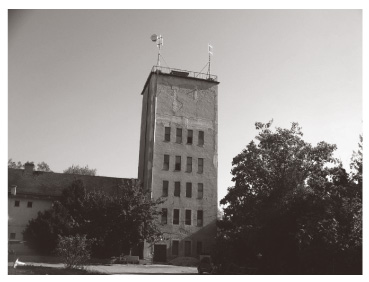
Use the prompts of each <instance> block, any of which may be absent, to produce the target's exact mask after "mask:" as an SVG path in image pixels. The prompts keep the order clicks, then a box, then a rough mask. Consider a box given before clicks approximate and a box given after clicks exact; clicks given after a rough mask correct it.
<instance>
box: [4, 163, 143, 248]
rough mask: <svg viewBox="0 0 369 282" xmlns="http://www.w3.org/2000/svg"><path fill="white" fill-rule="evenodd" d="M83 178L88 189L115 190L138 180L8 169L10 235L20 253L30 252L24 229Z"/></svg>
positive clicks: (11, 241)
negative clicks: (68, 188) (119, 186)
mask: <svg viewBox="0 0 369 282" xmlns="http://www.w3.org/2000/svg"><path fill="white" fill-rule="evenodd" d="M77 179H78V180H82V181H83V183H84V185H85V187H86V189H87V190H88V191H92V190H103V191H106V192H107V193H109V192H111V191H113V189H114V188H115V187H117V186H118V185H122V184H123V185H131V184H132V183H133V182H135V181H137V180H136V179H127V178H115V177H105V176H90V175H77V174H65V173H56V172H44V171H35V170H34V165H33V164H29V163H28V164H26V165H25V168H24V169H13V168H9V169H8V238H9V244H10V245H11V247H10V248H9V249H12V250H15V251H16V252H17V253H28V252H31V250H30V249H28V248H27V247H26V246H25V245H24V244H20V243H22V241H23V231H24V230H25V228H26V226H27V224H28V222H29V221H30V220H31V219H34V218H36V217H37V215H38V213H39V212H42V211H45V210H47V209H50V208H51V207H52V204H53V202H54V201H55V200H57V199H58V198H59V197H60V195H61V193H62V191H63V189H65V188H67V187H68V186H70V185H71V184H72V182H73V181H74V180H77Z"/></svg>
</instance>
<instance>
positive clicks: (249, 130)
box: [8, 10, 363, 200]
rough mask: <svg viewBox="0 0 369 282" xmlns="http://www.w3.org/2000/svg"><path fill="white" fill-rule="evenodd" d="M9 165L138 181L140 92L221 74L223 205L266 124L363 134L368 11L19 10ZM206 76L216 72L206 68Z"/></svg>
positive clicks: (328, 137) (343, 137)
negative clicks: (174, 72) (152, 78)
mask: <svg viewBox="0 0 369 282" xmlns="http://www.w3.org/2000/svg"><path fill="white" fill-rule="evenodd" d="M8 20H9V22H8V157H9V158H12V159H13V160H14V161H21V162H23V163H24V162H26V161H33V162H35V163H36V164H37V163H39V162H42V161H45V162H46V163H48V164H49V166H50V168H51V169H52V170H53V171H55V172H62V171H63V170H64V169H66V168H67V167H69V166H71V165H72V164H74V165H82V166H84V165H88V166H89V167H91V168H96V169H97V174H98V175H100V176H110V177H122V178H137V169H138V156H139V140H140V124H141V120H140V119H141V106H142V96H141V95H140V93H141V91H142V89H143V86H144V83H145V81H146V79H147V77H148V75H149V73H150V70H151V68H152V66H153V65H155V64H156V59H157V51H158V50H157V47H156V44H155V43H153V42H152V41H151V40H150V36H151V35H152V34H154V33H155V34H161V35H162V36H163V38H164V46H163V48H162V56H163V58H164V60H165V61H162V65H163V66H168V67H171V68H178V69H184V70H190V71H196V72H199V71H201V70H202V69H203V67H205V65H206V64H207V61H208V54H207V45H208V43H210V44H211V45H212V46H213V52H214V55H213V57H212V61H211V73H212V74H215V75H217V76H218V81H219V82H220V84H219V86H218V95H219V96H218V107H219V109H218V110H219V112H218V127H219V128H218V130H219V133H218V151H219V157H218V164H219V166H218V199H219V200H220V199H222V198H223V197H224V196H225V195H226V193H227V187H229V186H232V181H231V178H232V175H231V174H230V171H231V169H232V159H233V158H234V157H235V156H236V155H237V154H239V153H240V152H241V151H242V149H244V148H245V147H246V145H247V144H248V143H249V142H250V141H251V140H253V139H254V137H255V136H256V135H257V131H256V129H255V126H254V124H255V122H258V121H260V122H268V121H269V120H271V119H273V120H274V122H273V126H277V127H284V128H286V127H290V125H291V122H298V123H299V124H300V126H301V127H302V132H303V133H304V140H305V141H307V142H310V143H312V144H313V145H316V144H317V143H318V142H319V141H326V142H328V143H332V144H336V145H337V147H338V149H337V152H336V157H338V158H340V159H341V161H342V163H343V165H344V167H345V168H346V169H349V163H350V158H351V155H352V151H353V150H357V149H358V145H357V144H358V141H359V135H360V134H361V133H362V130H363V116H362V114H363V111H362V109H363V106H362V26H361V25H362V12H361V10H16V11H11V12H10V13H9V18H8ZM204 72H206V69H205V70H204Z"/></svg>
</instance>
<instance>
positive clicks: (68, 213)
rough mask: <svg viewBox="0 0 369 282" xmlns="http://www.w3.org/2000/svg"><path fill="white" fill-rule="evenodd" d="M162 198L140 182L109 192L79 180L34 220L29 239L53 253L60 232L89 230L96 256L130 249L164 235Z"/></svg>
mask: <svg viewBox="0 0 369 282" xmlns="http://www.w3.org/2000/svg"><path fill="white" fill-rule="evenodd" d="M160 202H161V200H156V201H152V200H151V199H150V196H149V195H147V194H146V193H144V192H143V191H142V187H141V185H140V184H133V185H130V186H123V185H121V186H118V187H116V189H115V191H114V192H113V193H112V194H109V195H108V194H105V193H104V192H103V191H87V190H86V189H85V187H84V185H83V182H82V181H80V180H76V181H74V182H73V183H72V184H71V185H70V186H69V187H68V188H67V189H65V190H64V191H63V193H62V196H61V197H60V200H59V201H58V202H56V203H54V206H53V207H52V209H51V210H48V211H45V212H44V213H40V214H39V216H38V217H37V218H36V219H34V220H32V221H30V223H29V224H28V226H27V228H26V230H25V233H24V236H25V240H26V241H29V242H30V244H31V246H34V247H36V248H37V249H38V250H41V251H47V252H49V253H50V252H52V251H53V250H54V249H55V247H56V245H57V235H61V236H69V235H76V234H86V235H87V239H95V241H94V243H93V245H92V253H93V255H94V256H97V257H110V256H112V255H120V254H121V253H122V252H125V253H128V252H129V251H130V250H131V249H132V248H134V247H136V246H137V245H138V244H139V243H140V242H142V241H143V240H146V241H148V242H152V241H154V240H156V239H157V238H158V237H159V236H160V235H161V234H160V231H159V229H158V226H157V221H156V218H157V217H158V215H159V212H158V210H157V205H158V204H159V203H160ZM44 242H47V244H44Z"/></svg>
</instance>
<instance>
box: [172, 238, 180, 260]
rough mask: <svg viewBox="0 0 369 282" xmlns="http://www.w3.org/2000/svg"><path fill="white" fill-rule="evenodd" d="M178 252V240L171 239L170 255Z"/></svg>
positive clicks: (175, 254) (176, 254)
mask: <svg viewBox="0 0 369 282" xmlns="http://www.w3.org/2000/svg"><path fill="white" fill-rule="evenodd" d="M178 254H179V241H178V240H173V241H172V255H173V256H178Z"/></svg>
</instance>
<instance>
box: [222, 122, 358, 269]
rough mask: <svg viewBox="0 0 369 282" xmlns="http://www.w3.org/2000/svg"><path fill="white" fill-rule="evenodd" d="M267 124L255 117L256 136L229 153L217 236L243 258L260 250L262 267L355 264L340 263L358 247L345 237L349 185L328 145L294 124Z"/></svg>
mask: <svg viewBox="0 0 369 282" xmlns="http://www.w3.org/2000/svg"><path fill="white" fill-rule="evenodd" d="M271 124H272V122H269V123H267V124H263V123H256V124H255V126H256V129H257V130H259V134H258V136H257V137H256V140H257V142H254V141H251V142H250V143H249V144H248V145H247V147H246V148H245V149H244V150H243V151H242V152H241V153H240V154H239V155H237V156H236V157H235V158H234V159H233V163H232V165H233V168H232V175H233V178H232V180H233V182H234V183H235V185H234V186H233V187H230V188H228V194H227V195H226V196H225V197H224V199H222V200H221V204H222V205H225V208H224V216H223V219H222V220H221V221H219V223H218V225H219V228H220V231H221V232H220V235H219V238H218V243H219V244H220V246H221V247H222V246H223V249H225V250H226V252H228V253H229V255H230V256H231V254H232V256H231V259H232V258H234V259H235V260H236V261H238V262H241V263H244V264H250V263H251V262H254V263H255V259H256V255H257V254H258V253H261V254H262V255H263V256H262V257H263V258H262V261H263V262H262V264H261V265H262V267H261V268H262V271H263V272H264V273H274V274H276V273H285V274H287V273H288V274H291V273H295V274H303V273H311V274H312V273H315V274H317V273H320V274H323V273H339V272H344V273H351V272H358V271H360V270H358V269H357V268H356V269H355V267H351V266H352V265H353V264H350V263H347V261H348V259H347V258H348V257H350V253H351V251H352V250H353V249H355V248H356V247H357V248H360V246H361V245H360V244H361V241H360V239H359V237H357V236H356V239H357V240H356V243H357V245H356V246H355V244H354V243H353V240H350V236H353V234H351V233H352V232H351V230H352V224H353V223H352V220H351V219H352V218H353V217H354V216H357V217H360V212H359V211H358V209H353V203H356V202H357V200H356V195H357V191H356V190H357V189H356V190H355V189H354V188H353V187H352V183H351V180H350V179H349V177H348V174H347V173H346V171H345V170H344V168H343V167H342V164H340V163H339V162H338V161H337V160H336V159H335V158H334V157H333V153H334V150H335V149H336V146H335V145H330V144H327V143H326V142H320V143H318V144H317V145H316V146H312V145H311V144H309V143H307V142H305V141H304V140H303V139H302V136H303V134H302V132H301V128H300V127H299V126H298V124H297V123H292V126H291V128H290V129H282V128H276V130H275V131H272V130H271V129H270V127H271ZM354 237H355V236H354ZM224 258H225V257H224ZM352 261H353V262H358V260H357V256H356V259H353V260H352ZM350 267H351V268H350Z"/></svg>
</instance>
